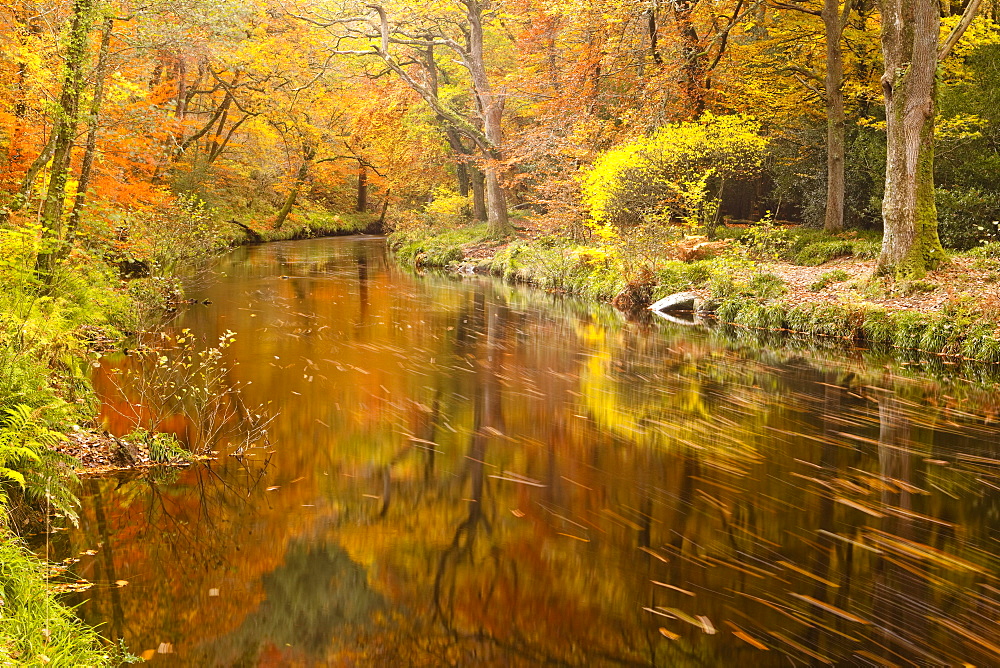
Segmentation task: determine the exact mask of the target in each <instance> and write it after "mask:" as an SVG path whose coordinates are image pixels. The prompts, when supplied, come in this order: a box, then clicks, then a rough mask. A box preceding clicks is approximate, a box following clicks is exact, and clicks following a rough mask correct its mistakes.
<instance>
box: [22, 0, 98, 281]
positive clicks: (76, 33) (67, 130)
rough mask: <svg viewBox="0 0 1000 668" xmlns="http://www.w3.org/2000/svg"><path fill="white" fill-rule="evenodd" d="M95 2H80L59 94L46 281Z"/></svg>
mask: <svg viewBox="0 0 1000 668" xmlns="http://www.w3.org/2000/svg"><path fill="white" fill-rule="evenodd" d="M92 4H93V0H76V2H75V3H74V4H73V18H72V21H71V23H70V34H69V45H68V47H67V49H66V65H65V68H66V69H65V73H64V74H63V85H62V92H61V93H60V95H59V107H58V109H57V112H56V113H57V114H58V118H57V120H56V123H55V127H53V129H52V132H53V134H54V137H55V143H54V149H53V151H52V166H51V168H50V172H49V187H48V191H47V192H46V194H45V202H44V204H43V205H42V240H43V247H42V250H41V252H39V253H38V258H37V259H36V262H35V271H36V272H37V273H38V274H40V275H41V276H42V277H43V278H44V279H45V281H46V282H48V281H49V280H50V278H51V275H52V270H53V268H54V266H55V261H56V258H57V256H58V252H59V248H58V245H59V243H60V241H61V239H62V233H63V229H62V218H63V208H64V206H65V199H66V181H67V178H68V176H69V166H70V165H69V163H70V155H71V152H72V150H73V137H74V135H75V134H76V126H77V122H78V121H79V117H80V96H81V95H82V93H83V86H84V80H83V63H84V60H85V59H86V57H87V34H88V32H89V31H90V10H91V7H92Z"/></svg>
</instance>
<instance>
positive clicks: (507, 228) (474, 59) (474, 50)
mask: <svg viewBox="0 0 1000 668" xmlns="http://www.w3.org/2000/svg"><path fill="white" fill-rule="evenodd" d="M463 4H464V5H465V7H466V9H467V10H468V18H469V28H470V29H469V53H468V56H467V61H466V62H467V64H468V69H469V74H470V75H471V77H472V86H473V89H474V91H475V93H476V98H477V99H478V100H479V103H480V107H481V109H482V120H483V133H484V134H485V135H486V139H487V140H488V141H489V143H490V145H491V151H490V155H488V156H487V158H488V159H489V160H488V162H487V163H486V165H485V169H484V171H485V173H486V230H487V231H486V233H487V235H489V236H490V237H493V238H500V237H505V236H508V235H509V234H510V233H511V232H513V231H514V228H513V227H511V224H510V219H509V218H508V216H507V193H506V192H504V189H503V185H502V184H501V183H500V159H501V156H502V150H501V147H502V145H503V128H502V126H501V120H502V116H503V97H502V96H501V95H497V94H496V93H495V92H494V91H493V88H492V87H491V85H490V81H489V78H488V77H487V75H486V62H485V60H484V59H483V25H482V17H483V12H484V11H488V10H489V9H490V3H489V1H488V0H487V1H485V2H483V1H480V0H464V2H463Z"/></svg>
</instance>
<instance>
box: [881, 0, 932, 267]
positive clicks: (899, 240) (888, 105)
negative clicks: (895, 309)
mask: <svg viewBox="0 0 1000 668" xmlns="http://www.w3.org/2000/svg"><path fill="white" fill-rule="evenodd" d="M882 16H883V20H882V53H883V56H884V59H885V73H884V74H883V75H882V91H883V94H884V96H885V116H886V169H885V196H884V197H883V199H882V219H883V222H884V228H885V232H884V236H883V238H882V252H881V254H880V255H879V259H878V270H879V271H880V272H881V273H889V274H894V275H895V276H896V277H897V278H900V279H903V278H919V277H920V276H923V275H924V273H926V271H927V269H929V268H930V269H932V268H934V267H936V266H937V265H938V264H939V263H940V262H941V260H942V259H943V258H944V250H943V249H942V247H941V240H940V239H939V238H938V229H937V208H936V207H935V204H934V102H935V73H936V70H937V63H938V34H939V31H940V24H941V17H940V14H939V8H938V4H937V2H936V1H935V0H883V1H882Z"/></svg>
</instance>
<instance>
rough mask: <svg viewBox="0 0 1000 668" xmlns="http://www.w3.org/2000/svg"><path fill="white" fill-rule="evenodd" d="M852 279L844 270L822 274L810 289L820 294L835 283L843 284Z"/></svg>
mask: <svg viewBox="0 0 1000 668" xmlns="http://www.w3.org/2000/svg"><path fill="white" fill-rule="evenodd" d="M850 278H851V275H850V274H848V273H847V272H846V271H844V270H843V269H834V270H833V271H828V272H826V273H823V274H820V277H819V278H818V279H817V280H816V282H815V283H813V284H812V285H810V286H809V289H810V290H812V291H813V292H819V291H820V290H822V289H824V288H826V287H828V286H830V285H833V284H834V283H843V282H844V281H847V280H850Z"/></svg>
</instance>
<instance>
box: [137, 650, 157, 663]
mask: <svg viewBox="0 0 1000 668" xmlns="http://www.w3.org/2000/svg"><path fill="white" fill-rule="evenodd" d="M154 656H156V650H155V649H147V650H146V651H145V652H143V653H142V654H140V655H139V658H141V659H142V660H143V661H152V660H153V657H154Z"/></svg>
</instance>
